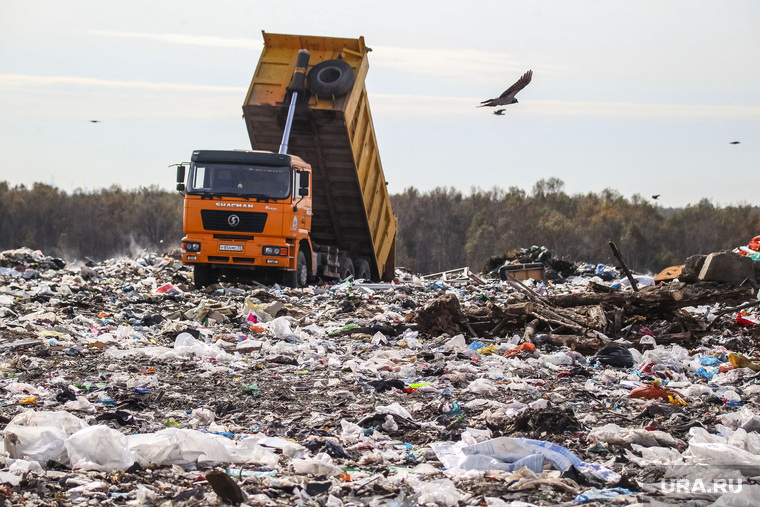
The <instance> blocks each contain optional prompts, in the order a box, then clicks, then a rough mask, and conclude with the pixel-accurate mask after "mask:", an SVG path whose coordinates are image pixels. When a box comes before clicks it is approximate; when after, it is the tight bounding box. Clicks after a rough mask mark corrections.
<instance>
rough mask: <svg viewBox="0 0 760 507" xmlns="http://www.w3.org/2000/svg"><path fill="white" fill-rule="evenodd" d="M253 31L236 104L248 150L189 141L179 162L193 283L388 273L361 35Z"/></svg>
mask: <svg viewBox="0 0 760 507" xmlns="http://www.w3.org/2000/svg"><path fill="white" fill-rule="evenodd" d="M263 35H264V49H263V51H262V53H261V58H260V59H259V63H258V66H257V67H256V72H255V74H254V76H253V80H252V82H251V86H250V88H249V90H248V94H247V96H246V99H245V103H244V105H243V116H244V118H245V123H246V127H247V129H248V134H249V137H250V139H251V147H252V148H253V149H252V150H233V151H220V150H199V151H195V152H193V155H192V159H191V163H190V167H189V168H187V173H186V171H185V169H186V168H185V167H184V166H180V167H179V168H178V170H177V188H178V190H180V191H182V192H183V193H184V195H185V203H184V232H185V237H184V238H183V239H182V260H183V262H185V263H189V264H192V265H193V266H194V278H195V285H196V287H203V286H206V285H209V284H212V283H215V282H216V281H218V280H221V279H240V278H242V279H245V278H251V279H255V280H260V281H272V280H275V281H279V282H283V283H285V284H286V285H288V286H302V285H305V284H307V283H308V282H310V281H312V280H317V279H321V280H325V281H329V280H338V279H345V278H348V277H350V276H353V277H354V278H356V279H359V278H361V279H365V280H374V281H379V280H385V281H390V280H392V279H393V276H394V270H395V266H394V264H395V241H396V228H397V223H396V216H395V215H394V213H393V210H392V208H391V203H390V197H389V195H388V191H387V188H386V181H385V176H384V174H383V168H382V165H381V163H380V155H379V153H378V149H377V141H376V139H375V131H374V127H373V124H372V116H371V114H370V109H369V103H368V101H367V91H366V89H365V86H364V79H365V77H366V75H367V70H368V67H369V63H368V61H367V52H368V49H367V47H366V46H365V45H364V38H363V37H360V38H358V39H346V38H334V37H312V36H301V35H282V34H270V33H264V34H263ZM291 153H292V154H291Z"/></svg>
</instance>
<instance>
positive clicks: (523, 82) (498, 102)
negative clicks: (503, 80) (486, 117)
mask: <svg viewBox="0 0 760 507" xmlns="http://www.w3.org/2000/svg"><path fill="white" fill-rule="evenodd" d="M532 77H533V71H532V70H529V71H528V72H526V73H525V74H523V76H522V77H521V78H520V79H518V80H517V82H516V83H515V84H513V85H512V86H510V87H509V88H507V90H506V91H505V92H504V93H502V94H501V95H499V96H498V97H497V98H495V99H488V100H484V101H483V102H481V103H480V105H479V106H478V107H484V106H491V107H495V106H507V105H509V104H515V103H517V99H516V98H515V95H517V92H519V91H520V90H522V89H523V88H525V87H526V86H528V83H530V79H531V78H532Z"/></svg>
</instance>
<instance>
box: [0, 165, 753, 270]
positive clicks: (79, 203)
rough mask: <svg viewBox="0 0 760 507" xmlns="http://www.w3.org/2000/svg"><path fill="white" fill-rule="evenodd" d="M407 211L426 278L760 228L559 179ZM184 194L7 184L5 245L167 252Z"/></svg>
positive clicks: (731, 209) (415, 193)
mask: <svg viewBox="0 0 760 507" xmlns="http://www.w3.org/2000/svg"><path fill="white" fill-rule="evenodd" d="M391 200H392V203H393V209H394V211H395V212H396V215H397V217H398V226H399V228H398V237H397V240H396V264H397V266H403V267H405V268H408V269H410V270H412V271H413V272H417V273H423V274H424V273H434V272H439V271H446V270H449V269H457V268H461V267H465V266H467V267H469V268H470V269H471V270H473V271H480V270H482V269H483V267H484V266H485V265H486V263H487V261H488V260H489V259H490V258H492V257H497V256H505V255H509V254H511V253H513V252H515V251H516V250H519V249H521V248H529V247H531V246H533V245H536V246H545V247H546V248H548V249H549V250H550V251H551V253H552V256H553V257H554V258H558V259H563V260H567V261H570V262H591V263H606V264H616V262H615V261H614V257H613V256H612V252H611V250H610V247H609V242H610V241H614V242H615V243H616V244H617V246H618V248H619V249H620V250H621V251H622V253H623V255H624V257H625V259H626V261H627V263H628V265H629V267H631V268H632V269H634V270H636V271H638V272H658V271H660V270H662V269H664V268H666V267H668V266H672V265H677V264H682V263H683V262H684V261H685V259H686V258H687V257H688V256H690V255H694V254H699V253H702V254H704V253H710V252H717V251H721V250H731V249H733V248H736V247H737V246H742V245H746V244H747V243H748V242H749V240H750V239H752V238H753V237H754V236H757V235H760V208H758V207H757V206H752V205H749V204H746V205H745V204H740V205H731V206H726V207H716V206H714V205H713V204H712V203H711V202H710V201H709V200H707V199H703V200H701V201H699V202H698V203H697V204H695V205H690V206H687V207H685V208H676V209H673V208H670V209H665V208H662V207H659V206H656V205H655V203H656V201H652V200H651V199H644V198H642V197H641V196H637V195H635V196H633V197H631V198H630V199H628V198H625V197H623V196H622V195H621V194H620V193H618V192H617V191H615V190H610V189H608V190H604V191H602V192H601V193H598V194H595V193H588V194H576V195H568V194H567V193H565V191H564V182H563V181H562V180H559V179H557V178H550V179H547V180H540V181H538V182H537V183H536V184H535V185H534V186H533V188H532V190H531V191H530V193H528V192H526V191H524V190H521V189H519V188H516V187H510V188H509V189H507V190H503V189H500V188H494V189H492V190H485V191H484V190H480V189H473V190H471V191H470V192H469V194H464V193H462V192H461V191H459V190H455V189H453V188H436V189H434V190H430V191H425V192H422V191H419V190H416V189H414V188H409V189H407V190H405V191H404V192H403V193H401V194H396V195H392V196H391ZM182 236H183V234H182V196H181V195H179V194H178V193H177V192H172V191H166V190H162V189H159V188H157V187H149V188H140V189H136V190H122V189H121V188H119V187H116V186H113V187H111V188H108V189H102V190H96V191H88V192H85V191H79V190H78V191H74V192H72V193H66V192H63V191H61V190H59V189H57V188H55V187H52V186H50V185H46V184H42V183H35V184H34V185H33V186H32V187H31V188H27V187H25V186H22V185H21V186H15V187H11V186H10V185H9V184H8V183H7V182H0V250H8V249H15V248H20V247H29V248H32V249H35V250H41V251H42V252H43V253H45V254H46V255H51V256H54V257H60V258H63V259H64V260H66V261H67V262H73V261H77V260H79V261H82V260H85V259H91V260H95V261H99V260H103V259H107V258H110V257H116V256H121V255H135V254H136V253H138V252H139V251H141V250H147V251H150V252H156V253H166V252H169V251H171V250H172V249H176V248H178V247H179V243H180V240H181V238H182Z"/></svg>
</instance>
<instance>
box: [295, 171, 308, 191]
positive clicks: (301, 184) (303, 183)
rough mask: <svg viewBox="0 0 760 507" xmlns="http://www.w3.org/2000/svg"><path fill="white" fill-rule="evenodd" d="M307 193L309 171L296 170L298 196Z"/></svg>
mask: <svg viewBox="0 0 760 507" xmlns="http://www.w3.org/2000/svg"><path fill="white" fill-rule="evenodd" d="M307 195H309V172H308V171H298V196H299V197H306V196H307Z"/></svg>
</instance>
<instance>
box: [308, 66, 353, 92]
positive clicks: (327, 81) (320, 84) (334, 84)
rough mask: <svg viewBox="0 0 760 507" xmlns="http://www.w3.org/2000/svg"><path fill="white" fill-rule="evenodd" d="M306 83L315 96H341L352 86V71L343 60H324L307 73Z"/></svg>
mask: <svg viewBox="0 0 760 507" xmlns="http://www.w3.org/2000/svg"><path fill="white" fill-rule="evenodd" d="M306 83H307V84H308V85H309V90H311V92H312V93H315V94H317V95H343V94H345V93H348V91H349V90H351V88H353V86H354V69H352V68H351V66H350V65H349V64H347V63H346V62H344V61H343V60H325V61H324V62H321V63H318V64H316V65H315V66H314V67H313V68H312V69H311V70H310V71H309V75H308V76H306Z"/></svg>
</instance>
